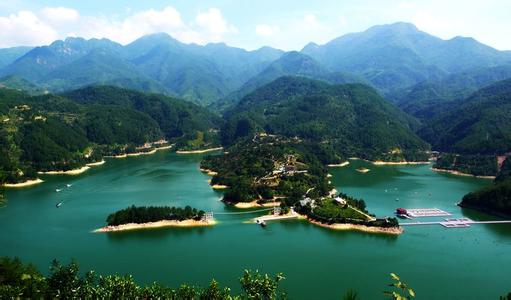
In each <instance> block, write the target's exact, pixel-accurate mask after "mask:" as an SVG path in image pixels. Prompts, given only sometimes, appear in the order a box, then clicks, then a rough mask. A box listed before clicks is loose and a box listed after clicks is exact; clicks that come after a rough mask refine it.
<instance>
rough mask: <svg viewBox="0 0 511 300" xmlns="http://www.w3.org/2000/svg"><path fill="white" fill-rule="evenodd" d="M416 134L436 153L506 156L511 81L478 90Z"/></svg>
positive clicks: (510, 123)
mask: <svg viewBox="0 0 511 300" xmlns="http://www.w3.org/2000/svg"><path fill="white" fill-rule="evenodd" d="M418 133H419V135H420V136H421V137H422V138H423V139H425V140H426V141H428V142H429V143H431V145H432V147H433V149H435V150H437V151H442V152H451V153H458V154H473V155H475V154H478V155H496V154H505V153H507V152H509V151H510V150H511V149H510V146H509V145H511V134H510V133H511V80H504V81H500V82H498V83H495V84H493V85H491V86H489V87H486V88H483V89H481V90H479V91H478V92H476V93H474V94H473V95H472V96H471V97H469V98H467V99H466V100H464V101H463V102H462V103H460V104H459V105H456V106H454V107H453V108H452V109H448V110H446V111H445V112H444V113H442V114H440V115H439V116H437V117H435V118H433V119H431V120H430V121H428V123H427V125H426V126H425V127H424V128H422V129H421V130H420V131H419V132H418Z"/></svg>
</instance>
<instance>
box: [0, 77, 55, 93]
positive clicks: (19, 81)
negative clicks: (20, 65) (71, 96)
mask: <svg viewBox="0 0 511 300" xmlns="http://www.w3.org/2000/svg"><path fill="white" fill-rule="evenodd" d="M0 88H9V89H13V90H18V91H24V92H26V93H28V94H30V95H39V94H44V93H45V92H46V90H45V89H43V88H41V87H40V86H38V85H36V84H34V83H32V82H30V81H28V80H26V79H24V78H21V77H18V76H14V75H11V76H6V77H2V78H0Z"/></svg>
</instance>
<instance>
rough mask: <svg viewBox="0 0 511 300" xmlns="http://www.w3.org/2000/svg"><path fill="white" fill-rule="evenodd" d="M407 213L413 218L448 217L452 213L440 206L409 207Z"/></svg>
mask: <svg viewBox="0 0 511 300" xmlns="http://www.w3.org/2000/svg"><path fill="white" fill-rule="evenodd" d="M406 212H407V215H408V216H410V217H412V218H423V217H448V216H451V214H450V213H448V212H446V211H443V210H441V209H439V208H436V207H435V208H407V209H406Z"/></svg>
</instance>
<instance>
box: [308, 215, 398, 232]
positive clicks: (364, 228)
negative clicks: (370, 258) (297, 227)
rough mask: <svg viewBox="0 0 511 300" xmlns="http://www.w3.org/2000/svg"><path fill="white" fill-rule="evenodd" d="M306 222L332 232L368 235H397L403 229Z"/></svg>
mask: <svg viewBox="0 0 511 300" xmlns="http://www.w3.org/2000/svg"><path fill="white" fill-rule="evenodd" d="M307 221H309V222H311V223H312V224H314V225H318V226H321V227H325V228H329V229H334V230H357V231H363V232H368V233H381V234H391V235H399V234H401V233H403V229H402V228H401V227H393V228H385V227H372V226H365V225H356V224H341V223H334V224H324V223H321V222H318V221H314V220H311V219H307Z"/></svg>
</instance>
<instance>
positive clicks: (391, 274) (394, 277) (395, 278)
mask: <svg viewBox="0 0 511 300" xmlns="http://www.w3.org/2000/svg"><path fill="white" fill-rule="evenodd" d="M390 277H392V279H394V280H401V279H399V276H397V275H396V274H394V273H390Z"/></svg>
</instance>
